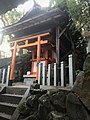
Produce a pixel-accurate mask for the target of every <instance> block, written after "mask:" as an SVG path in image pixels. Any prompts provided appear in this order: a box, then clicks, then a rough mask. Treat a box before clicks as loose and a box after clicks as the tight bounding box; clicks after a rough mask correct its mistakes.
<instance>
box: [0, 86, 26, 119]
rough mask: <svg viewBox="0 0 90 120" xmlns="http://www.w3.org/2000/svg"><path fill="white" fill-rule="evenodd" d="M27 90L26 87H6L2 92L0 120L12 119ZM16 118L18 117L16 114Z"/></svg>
mask: <svg viewBox="0 0 90 120" xmlns="http://www.w3.org/2000/svg"><path fill="white" fill-rule="evenodd" d="M27 90H28V88H25V87H24V88H22V87H11V86H9V87H4V89H3V90H2V91H1V93H0V120H11V119H12V116H13V114H14V112H15V111H16V108H17V107H18V105H19V103H20V102H21V101H22V100H23V98H25V96H26V92H27ZM17 116H18V115H17ZM14 119H16V117H15V116H14Z"/></svg>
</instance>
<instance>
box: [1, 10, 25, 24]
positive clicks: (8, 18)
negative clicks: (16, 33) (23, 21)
mask: <svg viewBox="0 0 90 120" xmlns="http://www.w3.org/2000/svg"><path fill="white" fill-rule="evenodd" d="M22 16H23V13H22V12H20V11H18V10H17V9H16V8H14V9H12V10H11V11H8V12H7V13H5V14H3V15H1V21H2V22H3V24H4V26H7V25H11V24H14V23H16V22H18V21H19V20H20V18H21V17H22Z"/></svg>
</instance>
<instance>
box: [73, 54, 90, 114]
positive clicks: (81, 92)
mask: <svg viewBox="0 0 90 120" xmlns="http://www.w3.org/2000/svg"><path fill="white" fill-rule="evenodd" d="M83 69H84V71H82V72H80V73H79V75H78V76H77V78H76V82H75V84H74V87H73V89H72V91H73V92H74V93H76V94H77V95H78V96H79V99H80V100H81V101H82V103H83V104H84V105H85V106H86V107H87V109H88V110H89V112H90V54H89V55H88V56H87V58H86V60H85V62H84V67H83Z"/></svg>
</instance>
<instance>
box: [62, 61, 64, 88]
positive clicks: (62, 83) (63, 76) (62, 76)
mask: <svg viewBox="0 0 90 120" xmlns="http://www.w3.org/2000/svg"><path fill="white" fill-rule="evenodd" d="M61 87H64V62H63V61H62V62H61Z"/></svg>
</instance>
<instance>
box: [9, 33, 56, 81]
mask: <svg viewBox="0 0 90 120" xmlns="http://www.w3.org/2000/svg"><path fill="white" fill-rule="evenodd" d="M46 36H50V33H44V34H39V35H36V36H31V37H27V38H22V39H19V40H16V41H13V42H10V44H11V46H12V47H11V50H13V56H12V64H11V72H10V82H11V83H12V80H13V76H14V68H15V61H16V51H17V49H18V48H28V47H33V46H37V59H36V61H37V66H36V81H37V80H38V69H39V63H40V61H41V60H42V58H40V54H41V45H44V44H50V43H48V40H42V39H41V37H46ZM32 39H36V41H35V42H31V43H29V40H30V41H31V40H32ZM22 42H24V44H23V45H20V44H19V43H22ZM33 56H34V53H33V51H32V58H33ZM45 57H46V59H45V63H46V65H47V64H48V61H47V59H48V52H47V51H46V52H45ZM53 63H54V49H52V65H53Z"/></svg>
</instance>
